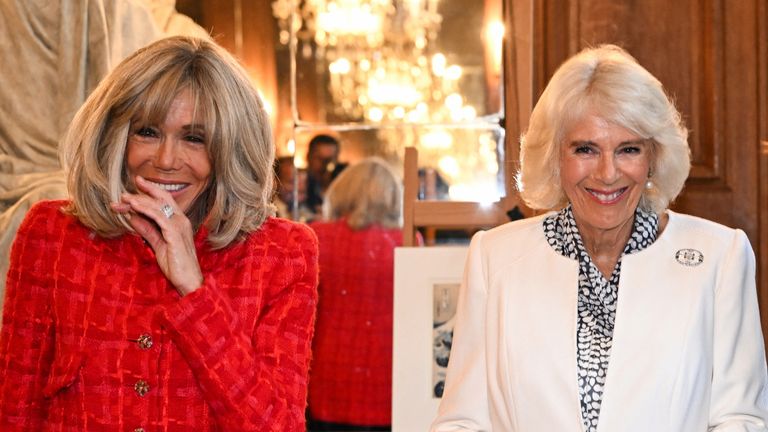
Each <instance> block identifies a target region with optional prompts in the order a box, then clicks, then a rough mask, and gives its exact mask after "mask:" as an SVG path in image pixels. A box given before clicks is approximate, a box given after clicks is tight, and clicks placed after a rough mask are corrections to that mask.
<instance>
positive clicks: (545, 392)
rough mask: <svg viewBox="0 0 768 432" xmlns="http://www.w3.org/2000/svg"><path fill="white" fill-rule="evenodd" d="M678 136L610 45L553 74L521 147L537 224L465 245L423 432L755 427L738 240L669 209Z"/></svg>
mask: <svg viewBox="0 0 768 432" xmlns="http://www.w3.org/2000/svg"><path fill="white" fill-rule="evenodd" d="M687 137H688V131H687V130H686V128H685V127H684V125H683V123H682V121H681V119H680V114H679V113H678V111H677V109H675V107H674V105H673V104H672V102H671V100H670V99H669V97H668V96H667V95H666V93H665V92H664V89H663V87H662V85H661V83H660V82H659V81H658V80H657V79H656V78H655V77H653V75H651V74H650V73H649V72H648V71H647V70H645V69H644V68H643V67H642V66H640V64H638V62H637V61H636V60H635V59H634V58H632V57H631V56H630V55H629V54H628V53H627V52H626V51H624V50H623V49H621V48H619V47H616V46H612V45H605V46H600V47H597V48H590V49H585V50H583V51H582V52H580V53H578V54H577V55H575V56H573V57H572V58H571V59H569V60H568V61H566V62H565V63H564V64H563V65H562V66H561V67H560V68H559V69H558V70H557V72H556V73H555V74H554V76H553V77H552V80H551V81H550V83H549V84H548V85H547V88H546V89H545V91H544V93H543V94H542V95H541V98H540V100H539V101H538V103H537V104H536V107H535V108H534V110H533V113H532V115H531V121H530V124H529V128H528V131H527V132H526V134H525V136H524V137H523V140H522V145H521V155H520V162H521V171H520V174H519V177H518V186H519V188H520V194H521V197H522V198H523V199H524V200H525V202H526V204H528V205H529V206H530V207H532V208H534V209H539V210H549V212H546V213H545V214H542V215H540V216H537V217H534V218H530V219H525V220H521V221H516V222H512V223H509V224H505V225H503V226H501V227H498V228H495V229H493V230H490V231H486V232H481V233H478V234H476V235H475V236H474V238H473V239H472V243H471V245H470V249H469V254H468V258H467V265H466V269H465V276H464V282H463V284H462V289H461V293H460V296H459V302H458V310H457V321H456V327H455V333H454V339H453V346H452V350H451V353H450V360H449V363H448V375H447V379H446V387H445V393H444V396H443V400H442V401H441V404H440V410H439V414H438V417H437V419H436V420H435V421H434V423H433V425H432V430H433V431H441V432H442V431H458V430H462V431H466V430H472V431H505V432H514V431H523V432H528V431H586V432H595V431H622V432H647V431H654V432H702V431H737V430H738V431H766V430H768V428H766V421H768V398H766V395H767V394H768V375H766V363H765V351H764V346H763V336H762V332H761V328H760V316H759V312H758V308H757V295H756V289H755V258H754V253H753V252H752V248H751V247H750V244H749V240H748V239H747V237H746V235H745V234H744V232H743V231H741V230H739V229H733V228H728V227H725V226H722V225H719V224H716V223H714V222H710V221H706V220H703V219H700V218H696V217H693V216H688V215H684V214H679V213H676V212H673V211H671V210H668V208H667V207H668V205H669V203H670V202H671V201H672V200H673V199H674V198H675V197H676V196H677V195H678V194H679V193H680V190H681V189H682V188H683V185H684V183H685V179H686V178H687V176H688V171H689V169H690V156H689V148H688V143H687Z"/></svg>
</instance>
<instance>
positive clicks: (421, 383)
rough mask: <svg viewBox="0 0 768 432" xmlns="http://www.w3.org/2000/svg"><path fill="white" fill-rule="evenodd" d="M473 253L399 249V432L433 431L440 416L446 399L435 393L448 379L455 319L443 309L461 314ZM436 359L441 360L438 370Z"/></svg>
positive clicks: (395, 405)
mask: <svg viewBox="0 0 768 432" xmlns="http://www.w3.org/2000/svg"><path fill="white" fill-rule="evenodd" d="M467 250H468V246H430V247H399V248H396V249H395V275H394V284H395V285H394V303H393V306H394V320H393V338H394V339H393V347H392V348H393V349H392V353H393V359H392V431H393V432H411V431H417V430H418V431H427V430H429V426H430V424H431V423H432V420H434V418H435V416H436V415H437V409H438V406H439V405H440V398H439V397H437V396H436V395H435V388H436V387H439V384H440V383H439V380H440V379H441V377H444V361H443V360H444V355H446V352H445V348H446V345H447V347H448V348H450V343H449V342H448V343H446V337H449V336H448V335H447V333H451V334H452V331H450V330H446V328H445V324H446V323H448V321H450V318H451V316H452V314H451V312H450V311H449V312H447V314H446V313H445V310H442V308H443V306H446V307H448V308H449V309H450V308H451V307H453V311H455V301H456V298H457V294H458V287H459V285H460V283H461V280H462V277H463V273H464V261H465V259H466V256H467ZM446 296H448V297H446ZM436 317H438V318H437V319H436ZM436 321H437V322H436ZM437 342H439V343H437ZM436 358H440V359H439V360H440V361H439V363H440V364H439V365H437V366H436V365H435V362H436ZM441 366H443V368H442V369H441Z"/></svg>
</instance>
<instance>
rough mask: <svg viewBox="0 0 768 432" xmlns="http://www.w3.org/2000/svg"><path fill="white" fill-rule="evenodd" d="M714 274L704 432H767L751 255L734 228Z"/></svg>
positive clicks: (766, 383)
mask: <svg viewBox="0 0 768 432" xmlns="http://www.w3.org/2000/svg"><path fill="white" fill-rule="evenodd" d="M724 257H725V258H724V262H723V265H722V268H721V270H720V272H719V275H718V280H717V285H716V288H715V290H716V291H715V303H714V308H715V311H714V329H713V331H714V342H713V371H712V396H711V398H712V399H711V402H710V417H709V430H710V431H719V432H726V431H727V432H736V431H738V432H747V431H749V432H752V431H768V428H766V422H767V421H768V394H767V392H768V375H767V374H766V361H765V348H764V344H763V335H762V331H761V327H760V313H759V311H758V307H757V291H756V287H755V256H754V253H753V252H752V248H751V247H750V245H749V240H748V239H747V236H746V235H745V234H744V232H743V231H741V230H736V234H735V236H734V239H733V242H732V243H731V245H730V247H729V250H727V251H726V252H725V254H724Z"/></svg>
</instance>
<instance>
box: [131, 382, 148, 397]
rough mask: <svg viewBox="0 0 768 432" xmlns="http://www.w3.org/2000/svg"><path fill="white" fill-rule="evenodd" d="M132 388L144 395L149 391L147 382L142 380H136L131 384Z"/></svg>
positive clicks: (138, 393)
mask: <svg viewBox="0 0 768 432" xmlns="http://www.w3.org/2000/svg"><path fill="white" fill-rule="evenodd" d="M133 389H134V390H135V391H136V394H137V395H139V396H144V395H145V394H147V393H149V384H147V382H146V381H144V380H138V381H136V384H134V385H133Z"/></svg>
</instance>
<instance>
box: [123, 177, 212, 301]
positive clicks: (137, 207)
mask: <svg viewBox="0 0 768 432" xmlns="http://www.w3.org/2000/svg"><path fill="white" fill-rule="evenodd" d="M135 181H136V183H135V184H136V187H137V188H138V189H139V190H140V191H141V192H144V193H143V194H132V193H127V192H126V193H123V194H122V195H121V197H120V202H117V203H112V204H111V207H112V210H114V211H115V212H117V213H122V214H124V215H126V216H127V218H126V219H127V220H128V223H129V224H130V225H131V227H133V229H134V230H135V231H136V232H137V233H138V234H139V235H140V236H142V237H143V238H144V240H146V241H147V243H149V246H150V247H151V248H152V250H154V251H155V257H156V259H157V263H158V265H160V270H162V272H163V274H165V277H167V278H168V280H169V281H171V283H172V284H173V286H174V287H176V290H177V291H178V292H179V294H181V295H182V296H185V295H187V294H189V293H191V292H193V291H195V290H197V289H198V288H199V287H200V286H201V285H202V283H203V274H202V271H201V270H200V264H199V262H198V260H197V254H196V253H195V240H194V234H193V232H192V223H191V222H190V221H189V219H187V217H186V215H185V214H184V209H180V208H179V207H178V205H177V204H176V201H175V200H174V199H173V197H172V196H171V194H170V193H168V191H165V190H163V189H161V188H159V187H157V186H155V185H153V184H151V183H149V182H148V181H146V180H144V178H143V177H141V176H136V178H135Z"/></svg>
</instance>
